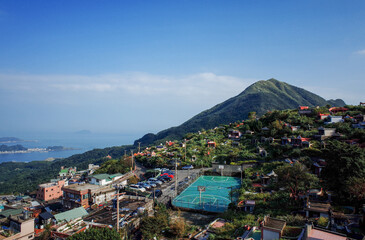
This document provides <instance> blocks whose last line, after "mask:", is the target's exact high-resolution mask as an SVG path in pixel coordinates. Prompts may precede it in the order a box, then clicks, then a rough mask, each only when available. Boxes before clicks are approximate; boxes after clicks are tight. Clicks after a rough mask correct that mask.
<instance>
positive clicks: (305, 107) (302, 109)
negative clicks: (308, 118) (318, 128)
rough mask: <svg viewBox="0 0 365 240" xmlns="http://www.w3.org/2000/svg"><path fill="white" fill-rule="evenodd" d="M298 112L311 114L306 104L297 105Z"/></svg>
mask: <svg viewBox="0 0 365 240" xmlns="http://www.w3.org/2000/svg"><path fill="white" fill-rule="evenodd" d="M298 113H299V114H300V115H307V114H311V113H312V110H311V109H309V107H308V106H299V107H298Z"/></svg>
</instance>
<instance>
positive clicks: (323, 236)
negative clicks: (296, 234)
mask: <svg viewBox="0 0 365 240" xmlns="http://www.w3.org/2000/svg"><path fill="white" fill-rule="evenodd" d="M303 239H304V240H347V239H348V238H347V237H346V236H345V235H344V234H340V233H338V232H332V231H328V230H325V229H321V228H316V227H313V226H312V225H311V224H307V225H306V226H305V231H304V236H303Z"/></svg>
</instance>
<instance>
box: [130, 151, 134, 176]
mask: <svg viewBox="0 0 365 240" xmlns="http://www.w3.org/2000/svg"><path fill="white" fill-rule="evenodd" d="M131 157H132V171H133V170H134V168H133V162H134V159H133V150H131Z"/></svg>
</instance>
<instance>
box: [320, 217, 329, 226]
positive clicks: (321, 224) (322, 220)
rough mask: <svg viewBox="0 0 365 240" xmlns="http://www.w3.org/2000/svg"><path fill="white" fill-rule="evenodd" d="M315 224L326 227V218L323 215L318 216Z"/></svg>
mask: <svg viewBox="0 0 365 240" xmlns="http://www.w3.org/2000/svg"><path fill="white" fill-rule="evenodd" d="M317 224H318V226H321V227H327V225H328V218H325V217H320V218H319V219H318V221H317Z"/></svg>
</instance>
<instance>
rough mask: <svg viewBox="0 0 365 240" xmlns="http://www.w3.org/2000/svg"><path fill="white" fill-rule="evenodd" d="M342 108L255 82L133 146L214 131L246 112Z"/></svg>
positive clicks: (277, 85) (286, 87) (271, 81)
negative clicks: (181, 122)
mask: <svg viewBox="0 0 365 240" xmlns="http://www.w3.org/2000/svg"><path fill="white" fill-rule="evenodd" d="M327 104H329V105H331V106H336V107H337V106H338V107H340V106H344V105H345V102H344V101H343V100H341V99H336V100H332V99H331V100H328V101H326V100H325V99H324V98H322V97H320V96H318V95H316V94H314V93H311V92H309V91H307V90H305V89H302V88H299V87H295V86H292V85H290V84H287V83H285V82H280V81H278V80H276V79H269V80H266V81H264V80H263V81H258V82H256V83H254V84H252V85H251V86H249V87H248V88H246V89H245V90H244V91H243V92H242V93H240V94H239V95H237V96H235V97H232V98H230V99H228V100H226V101H224V102H223V103H220V104H218V105H216V106H214V107H212V108H211V109H208V110H205V111H203V112H201V113H199V114H198V115H196V116H194V117H192V118H191V119H190V120H188V121H186V122H184V123H183V124H181V125H180V126H177V127H171V128H168V129H166V130H163V131H161V132H159V133H157V134H153V133H148V134H146V135H144V136H143V137H142V138H140V139H138V140H136V141H135V142H134V144H135V145H137V143H138V142H141V143H142V144H151V143H153V142H155V141H164V140H170V139H181V138H182V137H183V136H184V135H185V134H186V133H189V132H197V131H199V130H201V129H202V128H204V129H209V128H214V127H216V126H219V125H220V124H228V123H230V122H235V121H237V120H243V119H246V118H247V116H248V113H249V112H256V113H257V115H258V116H260V115H263V114H265V113H266V112H267V111H270V110H284V109H294V108H297V107H298V106H309V107H315V106H326V105H327Z"/></svg>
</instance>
